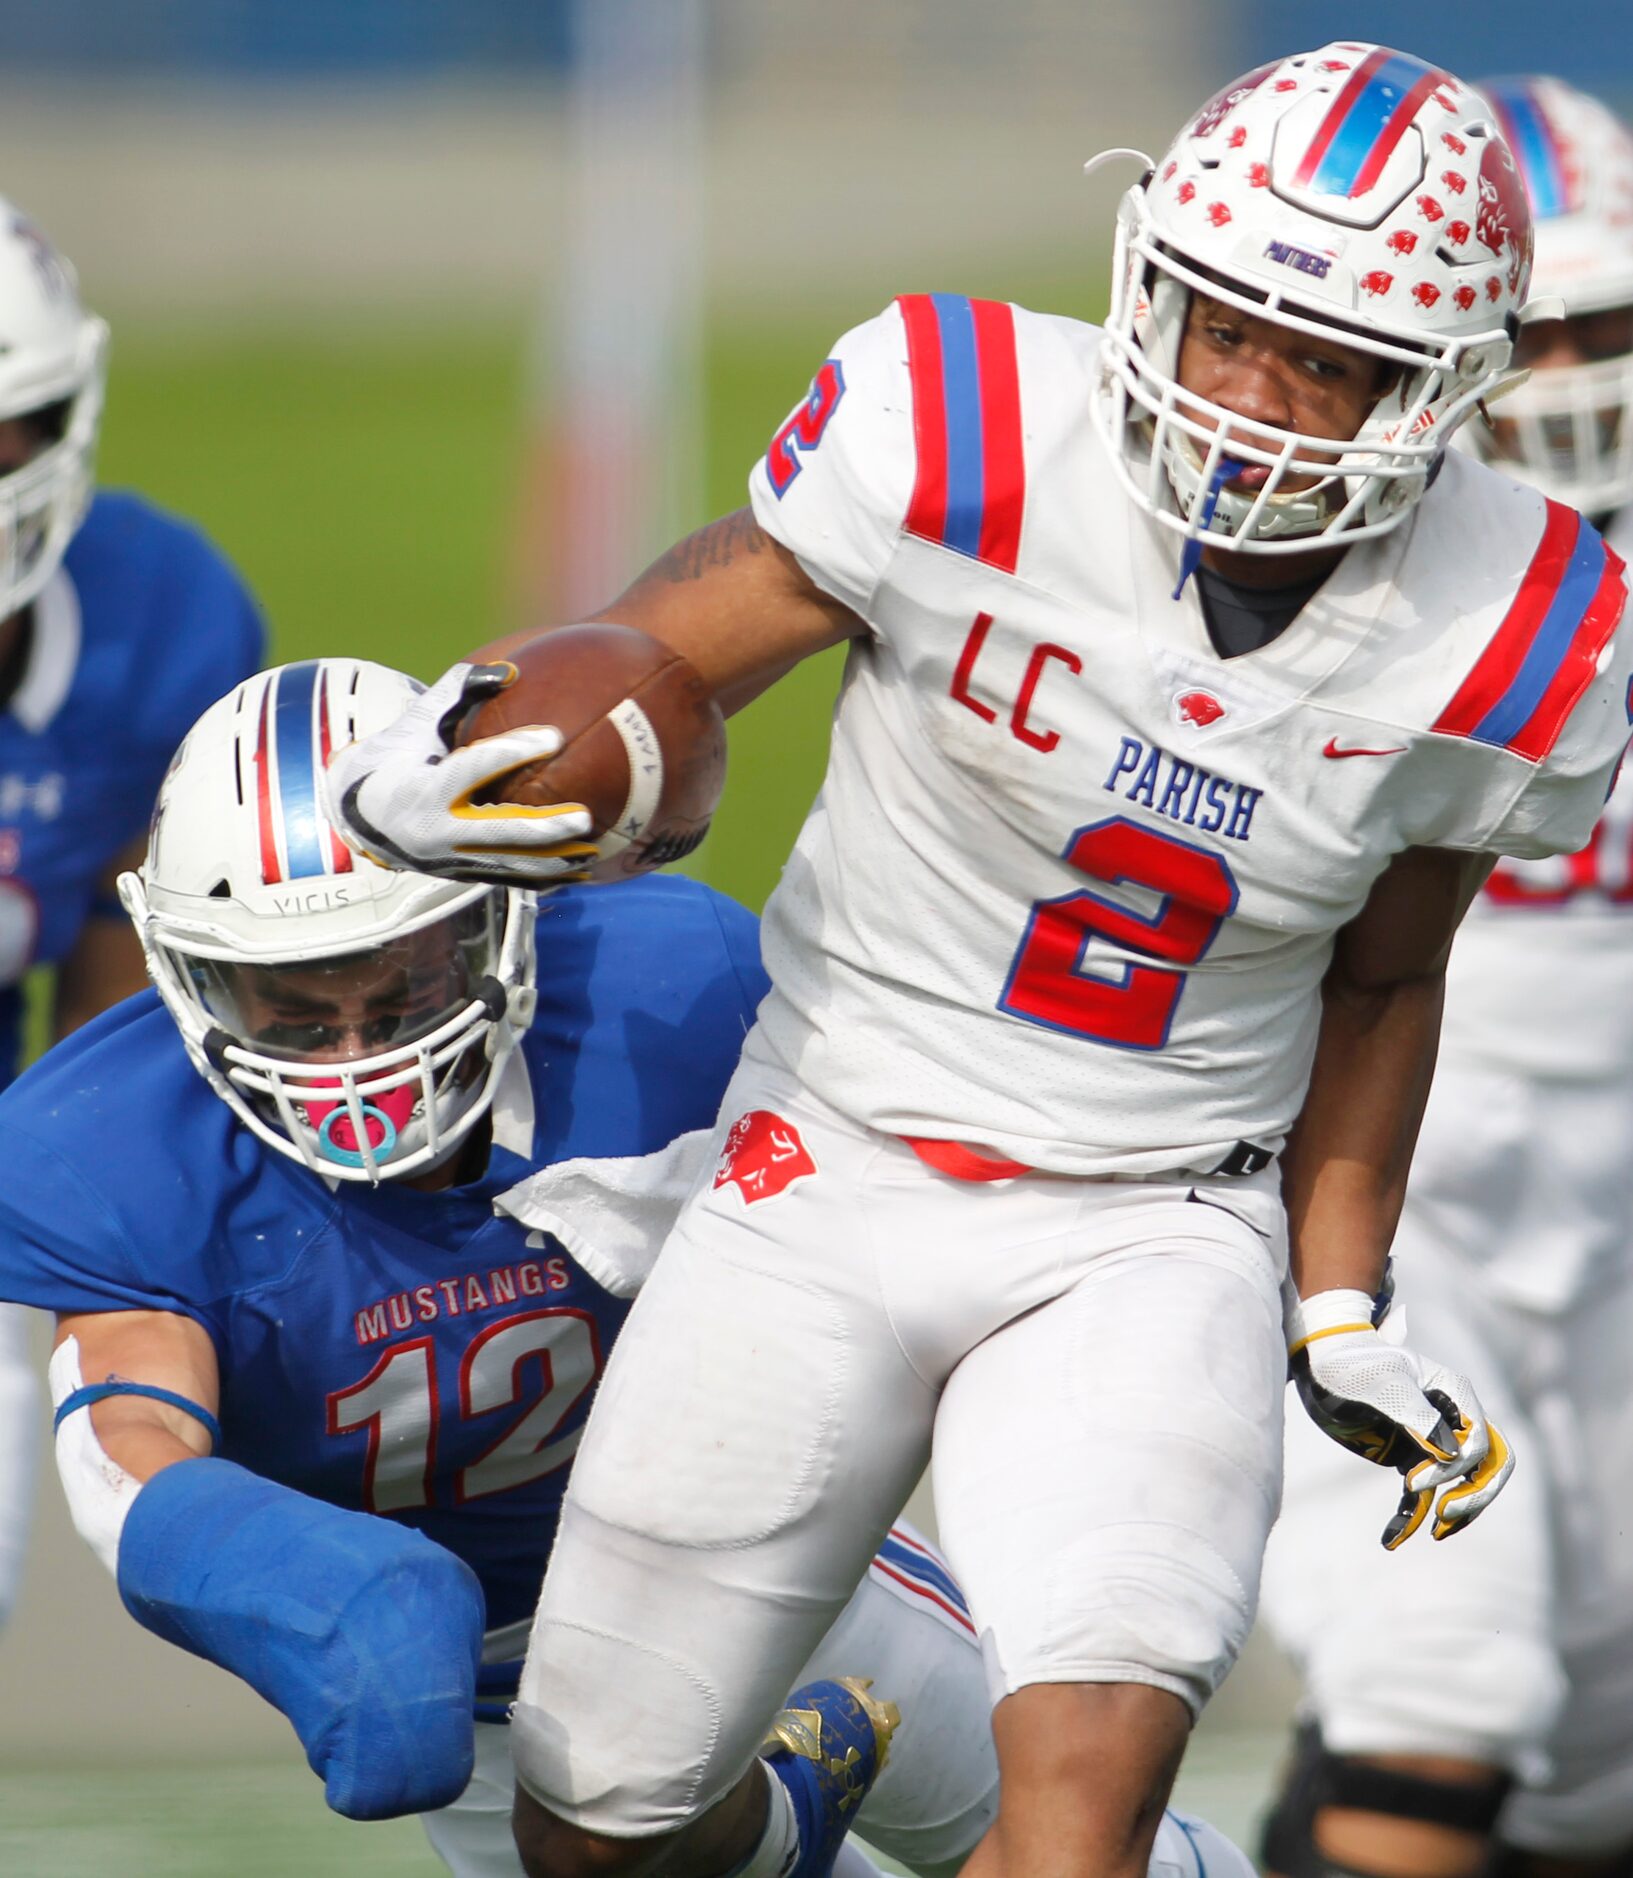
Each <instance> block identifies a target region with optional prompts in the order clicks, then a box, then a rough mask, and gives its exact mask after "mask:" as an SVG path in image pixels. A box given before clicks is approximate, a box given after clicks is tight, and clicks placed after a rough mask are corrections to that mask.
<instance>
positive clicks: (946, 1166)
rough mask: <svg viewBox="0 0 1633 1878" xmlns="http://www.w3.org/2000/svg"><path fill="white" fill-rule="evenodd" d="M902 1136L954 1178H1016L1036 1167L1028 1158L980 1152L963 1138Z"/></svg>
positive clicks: (927, 1162)
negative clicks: (1010, 1158) (1008, 1158)
mask: <svg viewBox="0 0 1633 1878" xmlns="http://www.w3.org/2000/svg"><path fill="white" fill-rule="evenodd" d="M901 1139H902V1140H903V1141H904V1142H905V1143H906V1144H907V1146H908V1147H910V1148H911V1149H912V1150H913V1152H914V1153H915V1154H916V1155H917V1156H918V1157H919V1159H920V1160H921V1161H923V1162H924V1164H925V1165H926V1166H927V1167H933V1168H934V1169H935V1170H936V1172H937V1173H938V1174H948V1175H950V1176H951V1177H952V1178H953V1179H954V1180H1013V1179H1014V1178H1015V1176H1016V1175H1017V1174H1035V1173H1036V1172H1037V1169H1036V1168H1035V1167H1031V1166H1029V1165H1028V1164H1027V1163H1026V1162H1025V1161H1003V1160H996V1159H994V1158H993V1156H992V1155H990V1154H977V1153H976V1151H975V1149H974V1148H971V1147H967V1146H966V1145H965V1144H964V1143H963V1142H962V1141H933V1140H927V1139H925V1138H924V1137H922V1136H919V1135H903V1136H902V1137H901Z"/></svg>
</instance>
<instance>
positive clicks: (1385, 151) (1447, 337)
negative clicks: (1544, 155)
mask: <svg viewBox="0 0 1633 1878" xmlns="http://www.w3.org/2000/svg"><path fill="white" fill-rule="evenodd" d="M1530 271H1531V221H1530V214H1529V211H1528V210H1527V207H1526V201H1525V191H1524V188H1523V186H1522V185H1521V183H1520V180H1519V176H1518V173H1517V171H1516V170H1515V167H1514V163H1513V159H1512V158H1511V157H1510V155H1509V152H1508V149H1507V146H1506V145H1505V144H1504V142H1503V141H1502V138H1501V137H1500V136H1499V135H1498V133H1497V130H1496V128H1495V126H1494V125H1493V123H1492V119H1491V113H1490V111H1489V110H1488V108H1487V107H1486V106H1485V104H1484V103H1483V102H1482V101H1481V100H1480V99H1479V97H1478V96H1477V95H1476V94H1475V93H1474V92H1472V91H1470V90H1469V89H1467V88H1466V87H1465V86H1463V85H1461V84H1459V82H1458V81H1457V80H1456V79H1455V78H1452V77H1450V76H1449V75H1448V74H1447V73H1444V72H1441V71H1439V70H1437V69H1435V68H1434V67H1432V66H1428V65H1424V64H1422V63H1421V62H1420V61H1419V60H1417V59H1413V58H1409V57H1407V56H1406V55H1405V54H1404V53H1399V52H1391V51H1390V50H1389V49H1388V48H1387V47H1384V46H1372V45H1360V44H1352V43H1349V42H1343V43H1338V44H1333V45H1328V46H1323V47H1322V48H1321V49H1320V50H1319V51H1315V52H1306V53H1300V54H1298V55H1297V56H1296V57H1293V58H1289V59H1284V60H1282V61H1281V62H1280V63H1279V64H1273V65H1266V66H1261V67H1260V68H1259V70H1257V71H1255V72H1249V73H1248V74H1247V75H1246V76H1245V77H1243V78H1239V79H1238V80H1236V82H1235V83H1234V84H1232V85H1228V86H1227V87H1226V88H1225V89H1224V90H1223V91H1221V92H1220V93H1219V94H1218V95H1217V96H1216V97H1214V98H1213V99H1211V100H1210V101H1209V102H1208V103H1207V104H1206V105H1204V106H1203V108H1202V110H1201V112H1200V113H1199V114H1198V115H1197V116H1196V117H1195V118H1194V119H1193V120H1192V122H1191V123H1190V124H1188V125H1187V126H1186V128H1185V129H1184V130H1183V131H1182V132H1181V133H1180V135H1179V137H1178V139H1177V140H1176V141H1175V143H1174V145H1173V147H1172V148H1171V149H1170V150H1169V152H1168V154H1167V155H1166V156H1165V157H1164V158H1163V159H1162V161H1161V162H1160V163H1158V164H1157V165H1156V166H1155V167H1153V168H1152V169H1150V170H1148V171H1147V173H1146V174H1145V175H1144V176H1143V177H1142V178H1141V179H1140V181H1139V182H1138V183H1137V184H1136V185H1135V186H1134V187H1133V188H1132V189H1130V190H1129V191H1128V193H1127V194H1126V195H1125V196H1124V197H1123V200H1122V203H1121V205H1120V207H1119V209H1118V215H1117V245H1116V254H1115V260H1114V266H1113V278H1112V290H1111V310H1110V313H1109V315H1108V317H1107V321H1106V333H1105V340H1104V350H1103V354H1102V357H1103V360H1104V369H1103V375H1102V383H1101V386H1100V390H1099V394H1098V396H1097V398H1096V400H1095V404H1094V418H1095V422H1096V424H1097V426H1098V428H1099V430H1100V432H1101V435H1102V436H1103V437H1104V438H1105V439H1106V440H1107V442H1108V443H1109V445H1110V446H1111V451H1112V456H1113V459H1114V461H1116V463H1117V464H1118V467H1119V470H1120V473H1121V475H1122V478H1123V481H1124V484H1125V485H1126V487H1127V488H1128V490H1129V493H1130V494H1131V495H1132V496H1133V498H1134V500H1135V501H1136V502H1137V503H1138V504H1139V505H1140V506H1141V508H1143V509H1144V510H1146V511H1147V512H1148V513H1149V514H1151V515H1154V516H1155V517H1156V518H1157V519H1158V521H1160V522H1161V523H1162V524H1163V525H1164V526H1166V527H1168V528H1170V529H1172V530H1174V531H1175V532H1177V533H1179V534H1181V535H1183V536H1185V537H1186V538H1187V539H1188V540H1190V541H1192V542H1194V541H1195V540H1196V538H1197V537H1198V536H1199V535H1200V534H1202V533H1203V532H1206V533H1207V534H1209V536H1210V537H1212V538H1214V539H1217V540H1219V541H1220V542H1221V543H1222V544H1224V545H1228V546H1229V547H1230V548H1231V549H1233V550H1238V551H1242V552H1249V553H1255V554H1276V553H1298V552H1301V551H1305V550H1308V549H1309V548H1310V547H1311V546H1312V545H1314V544H1315V543H1316V542H1318V541H1319V542H1330V541H1332V540H1333V539H1334V538H1341V540H1342V542H1343V543H1346V544H1347V543H1349V542H1352V541H1358V540H1362V539H1364V538H1366V537H1368V536H1374V535H1380V534H1383V533H1384V532H1386V531H1387V530H1389V529H1391V528H1394V527H1396V526H1398V524H1399V523H1400V522H1401V521H1402V520H1404V519H1405V517H1406V515H1407V514H1408V513H1410V511H1411V508H1412V505H1413V504H1414V503H1415V502H1416V501H1417V499H1418V498H1419V497H1420V496H1421V495H1422V494H1423V492H1424V490H1425V489H1426V488H1427V487H1428V485H1429V482H1430V480H1431V478H1432V476H1433V473H1434V470H1435V467H1436V465H1437V463H1438V462H1439V460H1440V457H1441V454H1442V452H1443V451H1444V450H1445V448H1446V445H1447V444H1448V442H1449V441H1450V439H1451V434H1452V432H1453V431H1454V430H1455V429H1456V427H1457V426H1458V425H1459V424H1460V423H1461V422H1462V421H1463V419H1464V418H1465V417H1467V416H1468V415H1469V413H1470V412H1471V411H1472V410H1473V409H1474V408H1475V406H1476V404H1477V403H1478V402H1479V401H1480V399H1482V398H1485V397H1489V396H1491V395H1492V394H1493V393H1494V392H1496V391H1497V390H1498V389H1499V388H1501V386H1502V385H1503V384H1504V383H1505V382H1507V380H1508V378H1509V376H1510V374H1509V371H1508V367H1509V360H1510V355H1511V353H1512V350H1513V342H1514V336H1515V332H1516V316H1517V314H1518V311H1519V308H1520V306H1521V304H1522V303H1523V301H1524V299H1525V293H1526V287H1527V283H1528V280H1529V276H1530ZM1193 291H1201V292H1204V293H1206V294H1207V295H1208V296H1209V297H1210V298H1211V299H1215V300H1218V301H1222V302H1224V303H1226V304H1228V305H1229V306H1232V307H1234V308H1236V309H1238V310H1239V311H1241V312H1244V313H1246V314H1249V315H1254V316H1257V317H1259V318H1262V319H1266V320H1271V321H1274V322H1275V323H1276V324H1277V325H1280V326H1284V327H1287V328H1289V329H1291V330H1292V331H1294V332H1305V333H1311V334H1313V335H1316V336H1318V337H1320V338H1323V339H1325V340H1328V341H1331V340H1332V339H1334V338H1335V337H1336V338H1339V339H1341V340H1342V341H1343V343H1344V344H1345V345H1347V346H1350V347H1352V348H1353V349H1354V350H1355V351H1357V352H1361V353H1365V354H1368V355H1370V356H1371V357H1372V358H1375V359H1377V360H1379V361H1380V362H1381V363H1382V365H1383V366H1384V367H1386V368H1393V369H1392V370H1388V371H1387V373H1386V375H1384V376H1383V377H1382V385H1381V389H1380V391H1379V394H1378V397H1377V400H1376V403H1375V404H1374V406H1373V408H1372V410H1371V412H1370V414H1369V415H1368V416H1367V417H1366V418H1365V420H1364V421H1363V422H1362V424H1361V427H1360V429H1359V431H1358V433H1357V434H1356V436H1355V438H1354V439H1353V440H1352V441H1350V442H1348V443H1347V444H1343V445H1338V444H1335V443H1334V442H1333V441H1332V440H1330V439H1322V438H1316V437H1312V436H1308V435H1303V434H1300V433H1298V432H1296V431H1279V430H1274V429H1271V428H1270V427H1268V426H1263V425H1250V424H1248V423H1246V421H1245V420H1244V419H1242V418H1240V417H1238V416H1236V415H1235V414H1233V413H1232V412H1230V411H1227V410H1226V409H1225V408H1224V407H1223V406H1222V405H1219V404H1215V403H1212V402H1210V401H1208V400H1206V399H1203V398H1199V397H1196V396H1193V395H1192V394H1190V393H1187V392H1186V391H1184V390H1183V389H1182V388H1181V386H1180V384H1179V382H1178V375H1177V374H1178V367H1179V352H1180V339H1181V335H1182V332H1183V328H1184V324H1185V317H1186V311H1187V308H1188V306H1189V304H1190V297H1191V294H1192V292H1193ZM1246 465H1262V466H1264V467H1265V468H1266V469H1267V470H1268V472H1269V474H1268V476H1267V477H1266V478H1265V480H1264V481H1263V483H1262V484H1261V485H1260V486H1259V487H1257V488H1253V489H1247V488H1243V489H1239V490H1238V489H1232V488H1230V487H1228V486H1227V485H1228V484H1229V483H1230V482H1231V481H1232V479H1233V478H1234V477H1235V476H1236V475H1237V474H1238V473H1239V469H1240V467H1241V466H1246ZM1300 481H1302V482H1304V483H1305V486H1304V487H1303V488H1301V489H1297V490H1294V489H1287V488H1285V487H1284V485H1286V484H1288V483H1289V482H1300Z"/></svg>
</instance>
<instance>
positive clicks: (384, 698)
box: [119, 659, 534, 1181]
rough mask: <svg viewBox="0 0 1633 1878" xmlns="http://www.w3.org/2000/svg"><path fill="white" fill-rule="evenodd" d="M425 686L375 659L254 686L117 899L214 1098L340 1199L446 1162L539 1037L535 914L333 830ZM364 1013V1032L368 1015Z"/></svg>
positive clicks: (178, 790)
mask: <svg viewBox="0 0 1633 1878" xmlns="http://www.w3.org/2000/svg"><path fill="white" fill-rule="evenodd" d="M418 689H419V687H418V686H417V685H416V683H415V681H414V680H413V679H411V678H408V677H406V676H405V675H404V674H403V673H401V672H394V671H391V670H389V669H388V668H387V667H385V666H382V665H373V664H369V663H367V662H366V661H363V660H359V659H311V660H305V661H302V662H301V663H299V664H294V665H282V666H277V667H275V668H274V669H272V670H271V671H267V672H261V673H258V674H257V675H256V676H255V677H254V678H251V679H249V680H247V681H246V682H245V683H244V684H242V685H240V686H238V688H237V689H236V690H235V691H233V692H231V693H229V694H228V696H226V697H225V698H222V699H220V700H219V701H218V702H217V703H216V704H214V705H212V706H211V707H210V709H209V710H208V711H206V712H205V713H204V715H203V717H201V718H200V719H199V721H198V722H197V723H196V724H195V725H194V726H193V728H192V730H190V731H189V732H188V734H187V738H186V740H185V742H184V743H183V744H182V747H181V749H180V750H179V751H178V752H177V753H176V756H175V759H174V761H173V762H172V763H171V766H170V771H169V774H168V775H167V776H166V778H165V780H164V783H163V785H162V786H161V788H160V791H159V798H158V802H157V805H156V807H155V810H154V816H153V826H152V831H151V834H150V836H149V840H148V852H147V859H146V861H145V862H144V864H143V866H142V869H141V872H140V874H126V875H124V876H123V877H122V878H121V880H120V883H119V886H120V894H121V896H122V898H123V899H124V902H125V905H126V907H127V909H128V910H129V912H130V914H131V917H132V918H133V919H134V920H135V922H136V926H137V930H138V932H139V933H140V934H141V938H142V944H143V947H144V949H145V951H146V954H147V961H148V969H149V971H150V973H151V974H152V976H153V980H154V982H155V984H156V985H157V987H158V990H159V993H160V995H161V997H163V999H164V1001H165V1004H166V1006H167V1007H168V1008H169V1010H170V1013H171V1015H172V1017H174V1018H175V1020H176V1022H177V1024H178V1025H179V1026H180V1029H181V1033H182V1037H183V1039H184V1041H185V1042H186V1044H187V1048H188V1051H189V1053H190V1055H191V1056H192V1058H193V1061H194V1063H195V1065H196V1066H197V1068H198V1069H199V1070H200V1072H201V1073H202V1074H203V1075H204V1076H205V1078H206V1079H207V1080H208V1081H209V1083H210V1085H211V1087H212V1088H214V1089H215V1091H216V1093H217V1094H218V1095H220V1096H221V1097H222V1098H223V1100H224V1101H226V1102H227V1103H228V1104H229V1105H230V1106H231V1108H232V1109H233V1111H234V1112H235V1113H236V1114H237V1115H238V1117H239V1119H240V1120H241V1121H242V1122H243V1123H244V1124H245V1126H246V1127H248V1128H250V1129H251V1130H252V1131H253V1132H254V1133H255V1134H256V1135H258V1136H259V1137H260V1138H261V1139H262V1140H263V1141H265V1142H267V1143H268V1144H269V1145H270V1146H272V1147H274V1148H276V1149H277V1150H278V1151H279V1152H280V1153H283V1154H287V1155H290V1156H291V1157H293V1158H295V1159H298V1160H301V1161H303V1162H304V1163H305V1164H306V1165H307V1166H309V1167H311V1168H312V1169H313V1170H314V1171H316V1172H320V1173H323V1174H326V1175H329V1176H332V1177H333V1178H336V1179H341V1180H368V1181H377V1180H385V1179H393V1178H400V1177H401V1176H403V1175H406V1174H413V1173H418V1172H423V1171H424V1170H426V1169H427V1168H429V1167H432V1166H435V1165H437V1164H438V1163H439V1162H441V1161H443V1160H445V1159H446V1158H447V1157H448V1155H449V1154H451V1153H452V1152H453V1151H454V1150H455V1149H456V1148H457V1147H458V1145H459V1143H460V1142H461V1141H462V1140H463V1139H464V1138H465V1136H466V1135H467V1134H468V1133H469V1131H470V1129H471V1128H472V1126H473V1125H474V1124H475V1122H476V1121H477V1119H478V1118H479V1117H480V1116H481V1115H482V1114H483V1113H484V1112H485V1111H486V1110H487V1109H488V1108H489V1107H490V1106H491V1104H492V1102H493V1100H494V1097H495V1095H496V1093H497V1089H498V1083H499V1078H500V1076H501V1074H502V1072H503V1071H504V1068H505V1065H506V1062H507V1059H508V1058H509V1057H510V1055H511V1053H512V1051H513V1049H514V1046H515V1043H516V1041H517V1038H518V1036H519V1035H520V1033H521V1031H522V1030H524V1029H525V1028H526V1026H527V1024H528V1023H529V1022H530V1021H531V1019H532V1012H533V1002H534V991H533V937H532V935H533V911H532V899H531V896H529V895H527V894H524V893H520V892H516V891H513V890H508V889H504V888H496V887H486V886H480V885H475V886H473V885H470V884H468V883H461V882H454V881H446V880H439V879H436V878H434V877H433V876H431V875H428V874H416V873H410V872H407V871H405V870H399V869H395V868H386V867H380V866H378V865H377V864H376V863H375V862H373V861H371V860H368V859H366V858H365V857H364V856H362V855H359V854H354V853H353V852H352V851H351V850H350V849H349V848H348V847H347V846H346V845H345V843H344V842H343V841H342V840H341V839H340V837H339V835H338V834H337V833H336V832H335V830H334V828H333V827H332V826H331V825H330V823H329V821H328V819H327V817H326V816H325V814H324V809H323V797H322V794H321V791H320V789H319V777H320V774H321V771H322V769H323V767H324V765H325V764H326V763H327V762H328V760H329V757H330V756H331V754H332V753H333V752H334V751H335V750H337V749H339V748H341V747H342V746H344V745H345V744H348V743H352V742H354V741H356V740H357V739H358V738H360V737H366V736H368V735H370V734H371V733H372V732H373V731H376V730H378V729H380V728H382V727H383V726H384V725H386V724H388V723H390V722H392V721H393V720H394V719H395V718H396V717H397V716H398V715H399V714H400V713H401V712H402V710H403V708H404V707H405V706H406V705H407V703H408V702H409V701H410V699H411V698H412V697H413V696H414V694H415V693H416V691H417V690H418ZM365 992H366V995H365ZM365 1006H366V1007H367V1022H366V1023H364V1022H363V1021H362V1019H361V1017H360V1016H358V1015H354V1014H351V1013H352V1012H353V1007H355V1008H356V1011H357V1012H359V1013H361V1012H363V1011H364V1008H365Z"/></svg>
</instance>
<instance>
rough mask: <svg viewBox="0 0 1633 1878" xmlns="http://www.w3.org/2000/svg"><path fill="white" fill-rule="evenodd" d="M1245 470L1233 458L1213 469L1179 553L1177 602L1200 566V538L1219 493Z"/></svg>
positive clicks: (1222, 458)
mask: <svg viewBox="0 0 1633 1878" xmlns="http://www.w3.org/2000/svg"><path fill="white" fill-rule="evenodd" d="M1246 468H1247V465H1246V464H1245V463H1238V462H1237V461H1236V459H1235V457H1230V456H1222V457H1221V458H1220V459H1219V462H1218V464H1217V465H1216V466H1215V468H1214V472H1213V479H1212V480H1211V481H1210V482H1209V484H1208V493H1207V494H1206V495H1205V496H1204V497H1203V498H1202V515H1201V519H1200V520H1199V521H1198V522H1197V525H1196V528H1195V530H1194V531H1193V532H1192V533H1191V534H1189V535H1187V536H1186V537H1185V545H1184V547H1183V548H1181V549H1180V551H1179V585H1178V586H1177V587H1175V589H1174V598H1175V599H1176V600H1177V599H1178V598H1179V596H1180V595H1181V594H1182V593H1183V592H1184V591H1185V583H1186V581H1188V580H1189V579H1190V578H1191V576H1192V575H1193V574H1194V573H1195V572H1196V570H1197V569H1198V568H1199V567H1200V566H1201V565H1202V537H1203V536H1204V535H1205V534H1206V533H1207V532H1208V525H1209V524H1210V523H1211V522H1212V520H1213V512H1214V510H1215V509H1216V508H1217V507H1218V506H1219V492H1220V490H1221V489H1223V488H1224V486H1225V484H1226V483H1228V482H1229V481H1230V479H1231V478H1232V477H1233V476H1240V475H1241V473H1242V471H1243V470H1244V469H1246Z"/></svg>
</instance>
